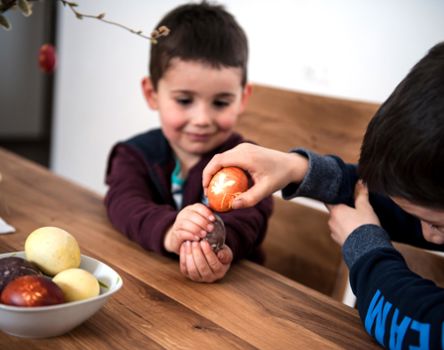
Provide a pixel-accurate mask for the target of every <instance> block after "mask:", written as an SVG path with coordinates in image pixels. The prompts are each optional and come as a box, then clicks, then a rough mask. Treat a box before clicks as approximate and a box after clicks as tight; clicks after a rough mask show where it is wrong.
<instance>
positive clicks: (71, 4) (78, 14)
mask: <svg viewBox="0 0 444 350" xmlns="http://www.w3.org/2000/svg"><path fill="white" fill-rule="evenodd" d="M60 1H61V2H62V4H63V6H68V7H69V8H70V9H71V11H72V12H73V13H74V15H75V16H76V17H77V18H78V19H83V18H93V19H97V20H99V21H102V22H105V23H108V24H111V25H114V26H117V27H120V28H122V29H125V30H127V31H129V32H130V33H133V34H136V35H138V36H140V37H142V38H144V39H148V40H150V41H151V42H152V43H154V44H155V43H157V39H158V38H159V37H161V36H167V35H168V34H169V32H170V30H169V29H168V28H167V27H165V26H162V27H160V28H158V29H156V30H155V31H154V32H153V33H151V36H147V35H145V34H143V32H142V31H141V30H134V29H132V28H129V27H127V26H125V25H123V24H120V23H117V22H114V21H110V20H107V19H105V13H101V14H99V15H91V14H86V13H81V12H79V11H77V9H76V7H78V4H77V3H75V2H71V1H67V0H60Z"/></svg>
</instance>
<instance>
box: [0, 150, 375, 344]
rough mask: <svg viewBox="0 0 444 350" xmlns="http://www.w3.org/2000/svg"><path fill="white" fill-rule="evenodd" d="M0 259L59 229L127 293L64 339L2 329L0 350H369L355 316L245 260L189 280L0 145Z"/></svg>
mask: <svg viewBox="0 0 444 350" xmlns="http://www.w3.org/2000/svg"><path fill="white" fill-rule="evenodd" d="M0 173H1V175H2V178H3V179H2V181H1V182H0V217H2V218H3V219H5V220H6V221H7V222H8V223H9V224H11V225H13V226H15V227H16V229H17V232H15V233H12V234H8V235H0V253H5V252H10V251H17V250H23V246H24V242H25V239H26V237H27V235H28V234H29V233H31V232H32V231H33V230H35V229H37V228H39V227H42V226H57V227H60V228H63V229H65V230H67V231H68V232H70V233H71V234H73V235H74V236H75V237H76V239H77V240H78V242H79V245H80V248H81V251H82V254H85V255H89V256H92V257H95V258H97V259H100V260H102V261H103V262H105V263H107V264H109V265H110V266H112V267H113V268H114V269H115V270H116V271H117V272H118V273H119V274H120V275H121V276H122V279H123V288H122V289H121V290H120V291H119V292H118V293H116V294H115V295H114V296H113V297H112V298H111V299H110V300H109V301H108V302H107V304H105V306H104V307H103V308H102V309H101V310H100V311H99V312H98V313H96V314H95V315H94V316H93V317H91V318H90V319H89V320H88V321H86V322H85V323H83V324H82V325H80V326H79V327H77V328H76V329H74V330H73V331H71V332H69V333H68V334H65V335H63V336H60V337H55V338H50V339H37V340H32V339H23V338H17V337H13V336H10V335H7V334H5V333H3V332H0V349H5V350H6V349H8V350H9V349H45V350H51V349H63V350H67V349H94V350H100V349H107V350H108V349H119V350H122V349H163V348H170V349H172V348H173V349H177V348H181V349H254V348H259V349H339V348H349V349H371V348H378V347H377V345H376V343H375V342H374V341H373V340H372V339H371V338H370V337H369V336H368V335H367V334H366V333H365V331H364V329H363V327H362V324H361V321H360V320H359V317H358V314H357V312H356V310H354V309H352V308H350V307H348V306H346V305H343V304H341V303H338V302H336V301H334V300H332V299H330V298H328V297H327V296H324V295H322V294H320V293H318V292H316V291H313V290H311V289H309V288H307V287H304V286H302V285H300V284H298V283H296V282H295V281H292V280H289V279H287V278H285V277H283V276H281V275H279V274H277V273H275V272H273V271H270V270H268V269H266V268H264V267H262V266H259V265H256V264H254V263H251V262H248V261H243V262H241V263H239V264H236V265H235V266H233V267H232V269H231V270H230V272H229V273H228V274H227V276H226V277H225V278H224V279H223V280H222V281H220V282H218V283H214V284H200V283H194V282H191V281H189V280H187V279H185V278H184V277H183V276H182V275H181V273H180V271H179V268H178V262H177V261H175V260H173V259H168V258H165V257H162V256H158V255H156V254H153V253H150V252H147V251H145V250H143V249H142V248H140V247H139V246H137V245H136V244H134V243H133V242H130V241H129V240H128V239H127V238H126V237H124V236H123V235H121V234H119V233H118V232H117V231H116V230H114V229H113V227H112V226H111V225H110V223H109V222H108V219H107V216H106V213H105V209H104V206H103V203H102V200H103V198H102V197H101V196H100V195H98V194H96V193H93V192H91V191H89V190H86V189H84V188H82V187H79V186H78V185H76V184H74V183H72V182H69V181H67V180H65V179H63V178H60V177H58V176H56V175H54V174H52V173H51V172H49V171H48V170H46V169H45V168H43V167H41V166H39V165H36V164H34V163H32V162H30V161H27V160H25V159H23V158H20V157H18V156H17V155H14V154H13V153H10V152H8V151H6V150H4V149H1V148H0Z"/></svg>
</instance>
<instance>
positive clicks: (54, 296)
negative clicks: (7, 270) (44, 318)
mask: <svg viewBox="0 0 444 350" xmlns="http://www.w3.org/2000/svg"><path fill="white" fill-rule="evenodd" d="M0 299H1V302H2V303H3V304H7V305H13V306H45V305H55V304H61V303H63V302H64V301H65V297H64V295H63V291H62V290H61V289H60V287H59V286H58V285H57V284H55V283H54V282H53V281H51V279H49V278H47V277H44V276H36V275H27V276H21V277H18V278H16V279H15V280H13V281H12V282H9V283H8V284H7V285H6V287H5V288H4V289H3V292H2V294H1V297H0Z"/></svg>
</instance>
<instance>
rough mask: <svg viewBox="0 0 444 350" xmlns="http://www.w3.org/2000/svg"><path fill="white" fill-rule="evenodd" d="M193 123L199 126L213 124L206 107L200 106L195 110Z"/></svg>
mask: <svg viewBox="0 0 444 350" xmlns="http://www.w3.org/2000/svg"><path fill="white" fill-rule="evenodd" d="M192 113H193V114H192V121H193V123H194V124H197V125H208V124H211V120H212V118H211V113H210V111H209V110H208V108H207V107H205V106H199V107H197V108H195V109H194V110H193V112H192Z"/></svg>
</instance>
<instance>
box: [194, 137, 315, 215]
mask: <svg viewBox="0 0 444 350" xmlns="http://www.w3.org/2000/svg"><path fill="white" fill-rule="evenodd" d="M228 166H237V167H239V168H241V169H243V170H245V171H246V172H248V173H249V174H250V176H251V178H252V180H253V186H251V187H250V188H249V189H248V190H247V191H245V192H243V193H241V194H239V195H238V196H237V197H236V199H235V200H234V201H233V209H240V208H247V207H252V206H254V205H256V204H257V203H258V202H259V201H261V200H262V199H264V198H265V197H267V196H269V195H271V194H273V193H274V192H276V191H278V190H280V189H282V188H284V187H285V186H286V185H287V184H289V183H290V182H300V181H302V180H303V178H304V176H305V173H306V172H307V168H308V161H307V160H306V159H305V158H304V157H303V156H301V155H299V154H296V153H286V152H280V151H276V150H273V149H269V148H265V147H261V146H257V145H254V144H251V143H242V144H240V145H237V146H236V147H234V148H232V149H230V150H228V151H226V152H224V153H219V154H216V155H215V156H214V157H213V158H212V159H211V160H210V162H209V163H208V164H207V166H206V167H205V169H204V171H203V174H202V186H203V188H204V191H205V193H207V189H208V185H209V183H210V180H211V178H212V177H213V175H214V174H216V172H217V171H219V170H220V169H221V168H224V167H228Z"/></svg>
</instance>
